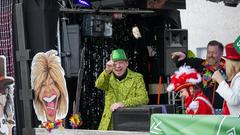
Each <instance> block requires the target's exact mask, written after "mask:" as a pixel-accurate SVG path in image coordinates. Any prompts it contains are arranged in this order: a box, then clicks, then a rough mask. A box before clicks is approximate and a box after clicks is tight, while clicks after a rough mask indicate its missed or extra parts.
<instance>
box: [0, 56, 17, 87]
mask: <svg viewBox="0 0 240 135" xmlns="http://www.w3.org/2000/svg"><path fill="white" fill-rule="evenodd" d="M6 74H7V73H6V57H5V56H4V55H0V90H1V89H5V88H7V87H8V86H9V85H11V84H13V82H14V79H13V78H12V77H9V76H7V75H6Z"/></svg>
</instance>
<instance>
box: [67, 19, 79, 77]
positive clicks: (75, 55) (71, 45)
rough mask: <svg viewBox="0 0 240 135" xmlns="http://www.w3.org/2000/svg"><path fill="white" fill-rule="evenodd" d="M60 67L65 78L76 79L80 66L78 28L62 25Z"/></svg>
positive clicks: (76, 26) (77, 26)
mask: <svg viewBox="0 0 240 135" xmlns="http://www.w3.org/2000/svg"><path fill="white" fill-rule="evenodd" d="M62 33H63V34H62V35H63V36H62V41H63V44H62V54H63V57H62V65H63V68H64V70H65V75H66V77H69V78H70V77H77V76H78V70H79V66H80V54H81V53H80V49H81V40H80V39H81V37H80V26H79V25H77V24H75V25H65V23H63V24H62Z"/></svg>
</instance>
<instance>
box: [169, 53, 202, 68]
mask: <svg viewBox="0 0 240 135" xmlns="http://www.w3.org/2000/svg"><path fill="white" fill-rule="evenodd" d="M172 59H173V60H174V61H175V63H176V66H177V67H180V66H182V65H184V64H186V65H189V66H191V67H192V68H195V69H197V70H198V69H199V67H200V65H201V64H202V62H203V61H204V60H203V59H200V58H187V54H186V53H184V52H173V53H172Z"/></svg>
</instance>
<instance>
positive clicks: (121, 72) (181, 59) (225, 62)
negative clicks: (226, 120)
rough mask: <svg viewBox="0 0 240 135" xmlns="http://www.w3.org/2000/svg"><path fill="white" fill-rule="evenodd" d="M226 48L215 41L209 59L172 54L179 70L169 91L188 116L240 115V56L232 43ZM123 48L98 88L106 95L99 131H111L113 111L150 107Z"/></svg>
mask: <svg viewBox="0 0 240 135" xmlns="http://www.w3.org/2000/svg"><path fill="white" fill-rule="evenodd" d="M225 51H226V56H223V52H224V46H223V44H222V43H220V42H218V41H216V40H213V41H210V42H209V43H208V45H207V55H206V59H201V58H196V57H187V54H185V53H184V52H173V53H172V59H175V60H176V65H177V67H178V70H177V71H175V73H174V74H173V75H172V76H171V78H170V84H169V85H168V87H167V90H168V91H169V92H170V91H175V92H179V93H180V95H181V96H182V98H183V99H184V107H185V113H186V114H206V115H213V114H216V110H221V114H223V115H239V114H240V109H239V108H240V54H238V53H237V51H236V50H235V48H234V47H233V43H230V44H228V45H226V46H225ZM128 64H129V63H128V59H127V56H126V54H125V52H124V50H123V49H116V50H113V51H112V54H111V56H110V60H109V61H108V62H107V63H106V68H105V70H104V71H103V72H102V73H101V74H100V75H99V77H98V78H97V80H96V83H95V86H96V87H97V88H98V89H101V90H103V91H104V92H105V108H104V112H103V115H102V119H101V122H100V125H99V129H100V130H108V129H112V127H111V125H112V124H111V122H112V120H111V119H112V112H114V111H115V110H117V109H119V108H122V107H133V106H139V105H146V104H148V101H149V99H148V94H147V90H146V88H145V83H144V80H143V76H142V75H141V74H140V73H137V72H134V71H132V70H130V69H129V68H128Z"/></svg>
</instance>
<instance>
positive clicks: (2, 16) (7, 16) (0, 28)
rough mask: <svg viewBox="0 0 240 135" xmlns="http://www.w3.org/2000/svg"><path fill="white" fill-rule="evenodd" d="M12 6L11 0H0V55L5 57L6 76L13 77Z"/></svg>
mask: <svg viewBox="0 0 240 135" xmlns="http://www.w3.org/2000/svg"><path fill="white" fill-rule="evenodd" d="M12 6H13V0H0V8H1V9H0V55H5V57H6V60H7V61H6V63H7V75H8V76H12V77H14V62H13V34H12V32H13V30H12Z"/></svg>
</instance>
